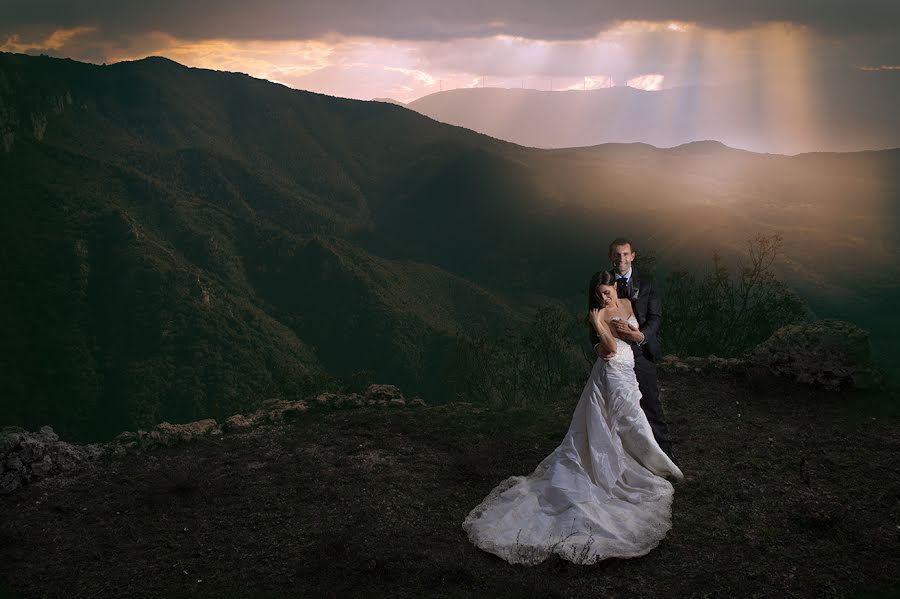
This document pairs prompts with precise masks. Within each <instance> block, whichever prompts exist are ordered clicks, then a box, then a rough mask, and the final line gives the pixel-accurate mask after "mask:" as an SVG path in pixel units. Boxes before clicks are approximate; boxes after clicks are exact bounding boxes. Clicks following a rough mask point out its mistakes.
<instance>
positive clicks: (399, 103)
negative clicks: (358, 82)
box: [372, 98, 406, 106]
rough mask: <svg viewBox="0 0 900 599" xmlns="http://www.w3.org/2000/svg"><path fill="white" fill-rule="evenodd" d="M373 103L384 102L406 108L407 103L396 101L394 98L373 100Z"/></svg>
mask: <svg viewBox="0 0 900 599" xmlns="http://www.w3.org/2000/svg"><path fill="white" fill-rule="evenodd" d="M372 101H373V102H384V103H386V104H396V105H397V106H406V103H405V102H401V101H400V100H395V99H393V98H372Z"/></svg>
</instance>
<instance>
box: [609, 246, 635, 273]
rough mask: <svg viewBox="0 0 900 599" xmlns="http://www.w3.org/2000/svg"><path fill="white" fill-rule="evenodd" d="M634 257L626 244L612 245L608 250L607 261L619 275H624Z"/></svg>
mask: <svg viewBox="0 0 900 599" xmlns="http://www.w3.org/2000/svg"><path fill="white" fill-rule="evenodd" d="M634 255H635V254H634V252H633V251H632V250H631V246H630V245H629V244H627V243H626V244H625V245H614V246H612V248H610V250H609V259H610V260H611V261H612V265H613V268H614V269H615V270H616V272H617V273H619V274H620V275H624V274H625V273H626V272H628V269H629V268H631V262H632V261H633V260H634Z"/></svg>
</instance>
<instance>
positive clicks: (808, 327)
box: [659, 319, 881, 391]
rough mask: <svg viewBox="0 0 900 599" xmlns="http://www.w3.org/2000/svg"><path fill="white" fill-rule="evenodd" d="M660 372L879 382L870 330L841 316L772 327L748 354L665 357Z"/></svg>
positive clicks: (816, 382)
mask: <svg viewBox="0 0 900 599" xmlns="http://www.w3.org/2000/svg"><path fill="white" fill-rule="evenodd" d="M659 368H660V370H662V371H664V372H673V373H677V372H706V373H712V372H722V373H728V374H735V375H740V374H747V375H752V374H753V373H754V372H760V371H763V372H766V373H768V374H769V375H772V376H776V377H779V378H782V379H787V380H791V381H794V382H796V383H800V384H803V385H808V386H810V387H814V388H817V389H825V390H827V391H835V390H838V389H870V388H873V387H877V386H878V385H880V384H881V376H880V375H879V373H878V370H877V369H876V368H875V367H874V365H873V364H872V356H871V350H870V348H869V334H868V332H866V331H865V330H864V329H861V328H860V327H858V326H856V325H855V324H853V323H850V322H845V321H842V320H833V319H825V320H817V321H815V322H811V323H804V324H796V325H788V326H785V327H782V328H780V329H778V330H777V331H775V333H774V334H773V335H772V336H771V337H770V338H769V339H767V340H766V341H764V342H763V343H760V344H759V345H758V346H756V347H755V348H754V349H753V350H752V351H750V352H748V354H747V355H745V356H743V357H740V358H719V357H717V356H707V357H697V356H691V357H687V358H679V357H678V356H673V355H669V356H665V357H664V358H663V359H662V361H661V362H660V364H659Z"/></svg>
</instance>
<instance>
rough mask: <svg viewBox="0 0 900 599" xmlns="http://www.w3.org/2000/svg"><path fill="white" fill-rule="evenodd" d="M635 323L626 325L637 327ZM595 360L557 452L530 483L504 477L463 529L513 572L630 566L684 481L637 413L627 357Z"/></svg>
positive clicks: (624, 352) (664, 527)
mask: <svg viewBox="0 0 900 599" xmlns="http://www.w3.org/2000/svg"><path fill="white" fill-rule="evenodd" d="M633 319H634V317H633V316H632V317H631V318H630V319H629V322H630V323H632V324H633V325H635V326H637V322H636V321H635V320H633ZM617 344H618V349H617V352H616V356H615V357H614V358H613V359H612V360H610V361H609V362H607V361H604V360H602V359H598V360H597V361H596V363H595V364H594V368H593V370H592V371H591V376H590V379H589V380H588V382H587V385H585V387H584V391H583V392H582V393H581V399H580V400H579V401H578V405H577V406H576V407H575V413H574V414H573V415H572V423H571V424H570V425H569V431H568V433H566V436H565V438H564V439H563V441H562V443H561V444H560V445H559V447H557V448H556V449H555V450H554V451H553V453H551V454H550V455H548V456H547V457H546V458H544V460H543V461H541V463H540V464H538V466H537V468H535V470H534V472H532V473H531V474H530V475H529V476H511V477H510V478H507V479H506V480H504V481H503V482H501V483H500V484H499V485H497V486H496V487H495V488H494V490H493V491H491V492H490V493H489V494H488V496H487V497H486V498H485V499H484V501H482V502H481V503H480V504H479V505H478V506H477V507H475V509H473V510H472V511H471V512H470V513H469V515H468V516H467V517H466V519H465V521H464V522H463V529H464V530H465V531H466V532H467V533H468V535H469V540H470V541H472V543H474V544H475V545H476V546H477V547H479V548H481V549H483V550H484V551H488V552H490V553H493V554H495V555H499V556H500V557H502V558H503V559H505V560H506V561H508V562H510V563H522V564H537V563H540V562H542V561H544V560H545V559H547V558H548V557H549V556H550V555H552V554H554V553H555V554H558V555H560V556H561V557H563V558H565V559H567V560H570V561H572V562H575V563H578V564H592V563H595V562H597V561H600V560H602V559H606V558H610V557H619V558H627V557H637V556H639V555H644V554H646V553H648V552H649V551H650V550H652V549H653V548H654V547H656V546H657V545H658V544H659V542H660V541H661V540H662V539H663V537H665V536H666V533H667V532H668V531H669V529H670V528H671V527H672V518H671V514H672V496H673V493H674V489H673V488H672V485H671V483H669V481H667V480H666V479H665V478H663V476H672V477H674V478H675V479H679V480H680V479H682V478H683V475H682V473H681V470H679V468H678V466H676V465H675V464H674V463H673V462H672V460H670V459H669V457H668V456H667V455H666V454H665V453H663V451H662V450H661V449H660V448H659V445H658V444H657V443H656V441H655V439H654V438H653V432H652V430H651V429H650V424H649V423H648V422H647V417H646V416H645V415H644V412H643V411H642V410H641V406H640V400H641V392H640V390H639V389H638V384H637V380H636V378H635V374H634V355H633V354H632V350H631V347H630V346H629V345H628V344H627V343H625V342H624V341H622V340H617Z"/></svg>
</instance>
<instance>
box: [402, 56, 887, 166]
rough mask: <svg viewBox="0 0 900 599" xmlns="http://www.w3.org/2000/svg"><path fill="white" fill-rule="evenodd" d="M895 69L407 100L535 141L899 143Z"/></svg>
mask: <svg viewBox="0 0 900 599" xmlns="http://www.w3.org/2000/svg"><path fill="white" fill-rule="evenodd" d="M898 100H900V74H898V72H897V71H891V70H884V71H863V70H859V69H842V70H831V71H826V72H822V73H812V74H809V75H808V77H807V79H806V80H804V81H797V82H794V84H792V85H790V86H783V85H777V84H773V83H772V82H770V81H760V80H750V81H745V82H736V83H730V84H727V85H726V84H723V85H717V86H710V85H707V86H682V87H673V88H669V89H663V90H659V91H645V90H642V89H635V88H632V87H627V86H621V87H611V88H601V89H593V90H566V91H547V90H543V91H542V90H536V89H515V88H512V89H501V88H464V89H453V90H448V91H443V92H438V93H434V94H430V95H427V96H424V97H422V98H419V99H417V100H415V101H413V102H410V103H409V104H407V105H406V106H407V107H408V108H410V109H412V110H415V111H417V112H420V113H422V114H424V115H427V116H430V117H431V118H433V119H436V120H438V121H441V122H444V123H450V124H453V125H459V126H461V127H466V128H468V129H472V130H474V131H479V132H481V133H485V134H487V135H490V136H493V137H496V138H499V139H505V140H509V141H512V142H515V143H518V144H521V145H524V146H533V147H538V148H565V147H575V146H592V145H597V144H601V143H628V142H643V143H648V144H652V145H654V146H657V147H672V146H679V145H683V144H686V143H690V142H693V141H697V140H706V139H715V140H718V141H720V142H723V143H725V144H726V145H728V146H732V147H738V148H743V149H747V150H752V151H755V152H762V153H774V154H797V153H802V152H813V151H823V150H824V151H841V152H846V151H860V150H872V149H883V148H896V147H900V117H898V114H897V110H896V108H895V107H896V104H897V102H898Z"/></svg>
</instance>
